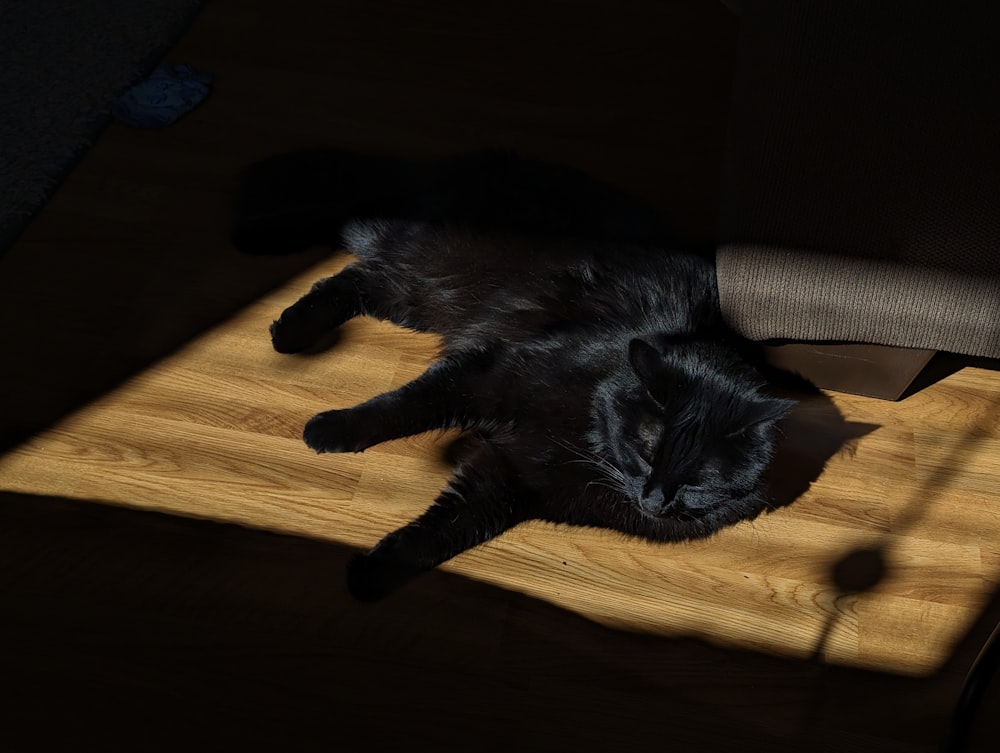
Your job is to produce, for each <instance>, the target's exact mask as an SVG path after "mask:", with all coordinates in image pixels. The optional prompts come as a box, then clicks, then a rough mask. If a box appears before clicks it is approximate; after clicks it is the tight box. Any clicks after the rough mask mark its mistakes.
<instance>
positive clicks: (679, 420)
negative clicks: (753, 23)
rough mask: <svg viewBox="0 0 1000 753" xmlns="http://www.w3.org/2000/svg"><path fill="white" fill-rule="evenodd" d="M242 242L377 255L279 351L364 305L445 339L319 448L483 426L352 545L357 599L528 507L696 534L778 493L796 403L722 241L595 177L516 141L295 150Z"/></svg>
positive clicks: (242, 209)
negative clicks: (741, 296) (412, 152)
mask: <svg viewBox="0 0 1000 753" xmlns="http://www.w3.org/2000/svg"><path fill="white" fill-rule="evenodd" d="M235 240H236V243H237V245H238V246H240V247H241V248H243V249H245V250H247V251H250V252H254V253H266V252H288V251H293V250H296V249H299V248H302V247H305V246H308V245H312V244H315V243H323V242H325V243H330V244H335V245H343V246H344V247H346V249H347V250H348V251H349V252H350V253H352V254H354V255H355V256H356V257H357V261H356V262H355V263H354V264H351V265H349V266H348V267H346V268H345V269H344V270H343V271H342V272H341V273H340V274H338V275H335V276H333V277H331V278H328V279H325V280H320V281H319V282H317V283H316V285H315V286H314V287H313V289H312V290H311V291H310V292H309V293H308V294H307V295H305V296H304V297H303V298H302V299H301V300H299V301H298V302H297V303H295V304H294V305H293V306H291V307H289V308H288V309H286V310H285V311H284V312H283V313H282V314H281V317H280V318H279V319H278V320H277V321H276V322H274V324H273V325H272V328H271V335H272V342H273V344H274V347H275V348H276V349H277V350H278V351H280V352H283V353H292V352H298V351H302V350H305V349H307V348H309V347H310V346H311V345H313V344H314V343H315V342H316V341H317V340H319V339H320V338H322V337H323V336H324V335H326V334H327V333H329V332H330V331H332V330H334V329H335V328H336V327H338V326H339V325H340V324H342V323H343V322H344V321H346V320H347V319H350V318H352V317H354V316H359V315H368V316H374V317H378V318H381V319H388V320H390V321H392V322H395V323H397V324H399V325H401V326H404V327H408V328H411V329H414V330H420V331H428V332H434V333H437V334H439V335H441V336H442V341H443V350H442V353H441V358H440V360H439V361H438V362H436V363H435V364H434V365H432V366H431V367H430V368H429V369H428V370H427V372H425V373H424V374H423V375H422V376H421V377H419V378H417V379H416V380H414V381H413V382H411V383H409V384H407V385H405V386H403V387H401V388H400V389H398V390H395V391H393V392H389V393H385V394H382V395H379V396H377V397H374V398H372V399H371V400H369V401H367V402H365V403H362V404H361V405H358V406H356V407H353V408H349V409H346V410H333V411H327V412H325V413H320V414H319V415H317V416H315V417H314V418H312V419H311V420H310V421H309V422H308V424H307V425H306V428H305V432H304V439H305V442H306V444H308V445H309V447H311V448H312V449H314V450H316V451H317V452H361V451H363V450H365V449H366V448H368V447H371V446H373V445H375V444H378V443H379V442H383V441H386V440H388V439H393V438H397V437H403V436H407V435H412V434H417V433H420V432H425V431H430V430H434V429H442V428H458V429H461V430H463V431H464V432H465V433H466V434H465V441H464V443H463V447H464V452H463V454H462V456H461V457H460V459H459V461H458V463H457V467H456V470H455V473H454V475H453V477H452V479H451V481H450V482H449V484H448V486H447V487H446V489H445V490H444V491H443V492H442V493H441V495H440V496H439V497H438V499H437V501H436V502H434V504H433V505H432V506H431V507H430V508H429V509H428V510H427V511H426V512H425V513H424V514H423V515H422V516H421V517H420V518H418V519H417V520H415V521H413V522H412V523H411V524H409V525H407V526H405V527H403V528H401V529H400V530H398V531H395V532H393V533H390V534H389V535H388V536H386V537H385V538H384V539H383V540H382V541H381V542H380V543H379V544H378V545H377V546H376V547H375V548H374V549H373V550H372V551H370V552H368V553H367V554H364V555H360V556H359V557H358V558H356V559H355V560H354V561H353V563H352V565H351V567H350V569H349V575H348V583H349V587H350V588H351V590H352V592H353V593H354V594H355V595H356V596H357V597H358V598H361V599H374V598H378V597H380V596H382V595H383V594H385V593H386V592H387V591H389V590H390V589H392V588H394V587H395V586H397V585H398V584H400V583H402V582H403V581H405V580H406V579H407V578H409V577H411V576H412V575H414V574H416V573H419V572H421V571H423V570H427V569H430V568H433V567H435V566H436V565H438V564H440V563H442V562H444V561H446V560H448V559H449V558H451V557H453V556H455V555H456V554H459V553H460V552H462V551H464V550H466V549H469V548H470V547H473V546H476V545H478V544H480V543H483V542H485V541H488V540H489V539H491V538H493V537H494V536H497V535H499V534H501V533H503V532H504V531H505V530H507V529H508V528H510V527H512V526H514V525H517V524H518V523H520V522H522V521H524V520H528V519H543V520H549V521H554V522H559V523H569V524H573V525H584V526H599V527H604V528H610V529H614V530H617V531H622V532H624V533H627V534H631V535H636V536H642V537H646V538H649V539H653V540H656V541H679V540H683V539H690V538H699V537H705V536H709V535H711V534H712V533H714V532H716V531H718V530H719V529H720V528H722V527H724V526H728V525H731V524H733V523H736V522H738V521H741V520H747V519H751V518H753V517H755V516H757V515H758V514H759V513H760V512H761V511H762V510H764V509H765V508H766V506H767V505H768V500H767V498H766V492H765V483H764V478H765V471H766V469H767V467H768V463H769V461H770V459H771V457H772V454H773V450H774V445H775V434H776V426H777V423H778V422H779V420H780V419H781V418H782V417H783V416H784V415H785V414H786V413H787V412H788V411H789V409H790V408H791V406H792V404H793V403H792V402H791V401H789V400H785V399H780V398H777V397H773V396H772V395H771V394H769V392H768V391H767V389H766V383H765V379H764V377H763V376H762V374H761V372H760V370H759V368H756V367H755V366H754V365H752V363H753V359H752V358H750V357H748V353H750V352H751V350H750V348H749V346H748V344H747V343H745V342H743V341H741V340H740V339H739V338H736V337H735V336H734V335H733V334H732V333H731V332H730V331H729V330H728V329H727V328H726V326H725V324H724V323H723V320H722V317H721V314H720V310H719V301H718V295H717V286H716V280H715V270H714V265H713V262H712V259H711V256H710V255H706V254H704V253H700V252H698V251H691V250H684V248H683V247H682V246H680V245H679V244H678V243H677V242H676V241H675V240H674V239H671V238H670V236H669V233H668V232H667V231H666V230H665V229H664V228H663V227H662V225H661V224H660V222H659V220H658V219H657V217H656V214H655V213H654V212H652V211H651V210H649V209H647V208H645V207H642V206H640V205H638V204H637V203H635V202H633V201H631V200H629V199H628V198H627V197H624V196H622V195H620V194H618V193H617V192H615V191H613V190H612V189H610V188H607V187H606V186H603V185H602V184H600V183H597V182H596V181H591V180H589V179H587V178H585V177H583V176H579V175H577V174H575V173H573V172H572V171H568V170H566V169H564V168H558V167H554V166H549V165H543V164H540V163H535V162H530V161H526V160H522V159H519V158H517V157H515V156H513V155H509V154H506V153H500V152H485V153H478V154H474V155H466V156H463V157H459V158H454V159H451V160H445V161H442V162H436V163H434V162H429V163H416V162H406V161H403V160H395V159H392V158H383V157H378V158H374V157H372V158H367V157H361V156H357V155H348V154H343V153H339V152H332V151H313V152H305V153H299V154H293V155H286V156H284V157H278V158H272V159H271V160H267V161H265V162H263V163H260V164H258V165H255V166H253V167H252V168H251V170H250V171H249V172H248V174H247V176H246V179H245V180H244V182H243V184H242V187H241V192H240V195H239V199H238V205H237V225H236V228H235Z"/></svg>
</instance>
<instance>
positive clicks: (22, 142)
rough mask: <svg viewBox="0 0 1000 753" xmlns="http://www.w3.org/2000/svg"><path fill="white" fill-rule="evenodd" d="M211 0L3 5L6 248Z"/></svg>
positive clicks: (1, 201) (14, 1)
mask: <svg viewBox="0 0 1000 753" xmlns="http://www.w3.org/2000/svg"><path fill="white" fill-rule="evenodd" d="M204 3H205V0H0V252H2V250H3V249H5V248H6V247H7V246H8V245H9V244H10V243H11V242H12V241H13V239H14V238H15V237H16V236H17V235H18V234H19V233H20V231H21V230H22V229H23V228H24V226H25V225H26V224H27V222H28V220H29V219H30V218H31V216H32V215H33V214H34V213H35V212H36V211H37V210H38V208H39V207H41V206H42V205H43V204H44V202H45V201H46V199H48V197H49V196H50V195H51V194H52V192H53V191H54V190H55V188H56V187H57V186H58V185H59V183H60V181H61V180H62V179H63V178H65V176H66V174H67V173H68V172H69V170H70V169H72V167H73V166H74V165H75V164H76V162H77V160H78V159H79V158H80V156H82V154H83V153H84V152H85V151H86V149H87V148H88V147H89V146H90V145H91V144H92V143H93V141H94V139H95V138H96V137H97V135H98V134H99V133H100V132H101V130H102V129H103V127H104V126H105V125H106V124H107V123H108V121H109V119H110V107H111V102H112V101H113V100H114V99H115V97H116V96H117V95H118V94H120V93H121V92H123V91H124V90H126V89H127V88H128V87H129V86H131V85H132V84H133V83H135V82H136V81H138V80H140V79H142V78H143V77H144V76H145V75H146V74H147V73H148V72H149V71H150V70H152V68H153V67H154V66H155V65H156V63H157V62H159V60H160V58H161V57H162V56H163V55H164V54H165V53H166V52H167V50H168V49H169V48H170V47H171V45H173V43H174V42H175V41H176V39H177V38H178V37H179V36H180V34H181V32H183V31H184V29H185V28H186V27H187V25H188V24H189V23H190V22H191V20H192V19H193V18H194V17H195V15H196V13H197V12H198V10H199V9H200V8H201V7H202V6H203V5H204Z"/></svg>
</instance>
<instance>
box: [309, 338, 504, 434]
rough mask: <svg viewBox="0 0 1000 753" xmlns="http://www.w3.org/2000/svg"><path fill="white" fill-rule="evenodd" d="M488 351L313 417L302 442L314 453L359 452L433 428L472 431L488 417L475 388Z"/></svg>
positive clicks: (460, 357)
mask: <svg viewBox="0 0 1000 753" xmlns="http://www.w3.org/2000/svg"><path fill="white" fill-rule="evenodd" d="M491 362H492V354H491V353H490V352H489V351H469V352H466V353H460V354H455V355H452V356H449V357H448V358H445V359H444V360H442V361H438V362H437V363H435V364H433V365H432V366H431V367H430V368H429V369H427V371H425V372H424V373H423V374H421V375H420V376H419V377H417V378H416V379H414V380H413V381H412V382H408V383H407V384H404V385H403V386H402V387H400V388H399V389H396V390H393V391H392V392H384V393H382V394H381V395H377V396H376V397H373V398H372V399H371V400H368V401H366V402H364V403H361V404H360V405H356V406H354V407H353V408H345V409H343V410H331V411H326V412H325V413H319V414H317V415H316V416H313V417H312V418H311V419H310V420H309V422H308V423H307V424H306V427H305V431H304V432H303V434H302V438H303V439H304V440H305V443H306V444H307V445H309V447H311V448H312V449H314V450H316V452H361V451H362V450H365V449H367V448H369V447H371V446H373V445H376V444H379V443H380V442H385V441H387V440H390V439H398V438H400V437H408V436H412V435H414V434H421V433H423V432H425V431H431V430H432V429H451V428H471V427H472V426H474V425H475V423H476V421H477V420H478V418H479V416H482V415H486V413H485V411H484V409H483V407H482V406H479V405H478V404H477V403H478V402H479V401H481V400H483V399H489V398H483V397H477V391H476V390H475V389H474V388H473V382H474V380H475V379H476V377H477V376H478V375H480V374H482V373H483V372H484V371H485V370H486V369H488V368H489V365H490V363H491Z"/></svg>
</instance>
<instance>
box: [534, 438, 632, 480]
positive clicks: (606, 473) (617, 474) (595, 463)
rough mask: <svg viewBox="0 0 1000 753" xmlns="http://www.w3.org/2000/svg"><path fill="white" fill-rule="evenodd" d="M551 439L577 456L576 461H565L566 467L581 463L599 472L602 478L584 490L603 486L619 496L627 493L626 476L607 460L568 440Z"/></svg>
mask: <svg viewBox="0 0 1000 753" xmlns="http://www.w3.org/2000/svg"><path fill="white" fill-rule="evenodd" d="M549 439H551V440H552V441H553V442H554V443H555V444H557V445H559V446H560V447H562V448H563V449H564V450H567V451H568V452H571V453H573V454H574V455H576V456H577V458H576V459H575V460H566V461H563V462H564V463H565V464H566V465H569V464H571V463H579V464H582V465H586V466H588V467H589V468H592V469H593V470H595V471H597V472H598V475H599V476H600V477H601V478H600V479H592V480H590V481H588V482H587V485H586V486H585V487H584V490H586V489H589V488H590V486H591V485H596V486H603V487H605V488H606V489H610V490H611V491H614V492H617V493H619V494H626V493H627V491H626V490H627V486H626V479H625V474H624V473H622V471H621V470H620V469H619V468H617V467H616V466H615V465H614V464H612V463H610V462H609V461H608V460H607V459H605V458H602V457H601V456H600V455H598V454H596V453H595V452H593V451H592V450H584V449H581V448H579V447H577V446H575V445H574V444H573V443H572V442H570V441H568V440H565V439H559V438H558V437H553V436H551V435H550V436H549Z"/></svg>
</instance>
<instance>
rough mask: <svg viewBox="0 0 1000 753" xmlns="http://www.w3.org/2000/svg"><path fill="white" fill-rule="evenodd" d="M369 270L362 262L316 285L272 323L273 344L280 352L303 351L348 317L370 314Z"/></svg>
mask: <svg viewBox="0 0 1000 753" xmlns="http://www.w3.org/2000/svg"><path fill="white" fill-rule="evenodd" d="M364 290H365V273H364V271H363V270H362V269H361V268H360V265H358V264H352V265H350V266H349V267H346V268H344V269H343V270H342V271H341V272H340V273H339V274H336V275H334V276H333V277H327V278H325V279H322V280H320V281H319V282H317V283H316V284H315V285H313V287H312V290H310V291H309V292H308V293H306V294H305V295H304V296H302V297H301V298H300V299H299V300H298V301H296V302H295V303H293V304H292V305H291V306H289V307H288V308H287V309H285V310H284V311H283V312H282V313H281V316H280V317H279V318H278V319H277V321H275V322H274V323H273V324H271V344H272V345H273V346H274V349H275V350H276V351H278V352H279V353H299V352H301V351H303V350H305V349H306V348H308V347H309V346H310V345H313V344H314V343H315V342H316V341H317V340H318V339H319V338H320V337H322V336H323V335H325V334H326V333H328V332H330V331H332V330H334V329H336V328H337V327H339V326H340V325H341V324H343V323H344V322H346V321H347V320H348V319H352V318H354V317H355V316H359V315H361V314H364V313H366V307H365V294H364Z"/></svg>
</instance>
